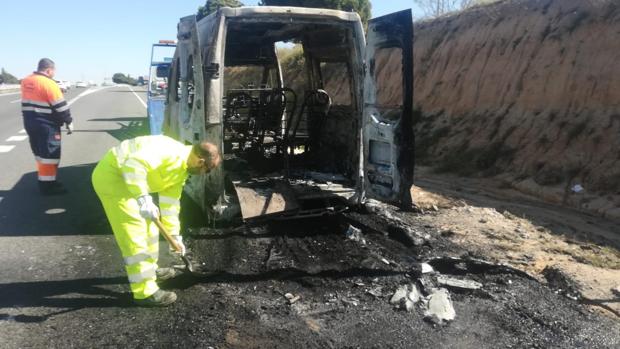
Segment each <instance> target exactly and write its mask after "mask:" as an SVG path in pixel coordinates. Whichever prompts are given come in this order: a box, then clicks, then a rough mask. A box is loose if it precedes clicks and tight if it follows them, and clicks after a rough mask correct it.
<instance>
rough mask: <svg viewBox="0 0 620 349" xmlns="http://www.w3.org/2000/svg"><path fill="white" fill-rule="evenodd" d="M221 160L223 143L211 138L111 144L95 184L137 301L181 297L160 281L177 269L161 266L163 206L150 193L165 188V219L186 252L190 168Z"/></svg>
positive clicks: (204, 168)
mask: <svg viewBox="0 0 620 349" xmlns="http://www.w3.org/2000/svg"><path fill="white" fill-rule="evenodd" d="M220 163H221V157H220V155H219V152H218V150H217V147H216V146H215V145H213V144H211V143H209V142H202V143H200V144H196V145H194V146H186V145H184V144H182V143H179V142H177V141H175V140H173V139H172V138H169V137H166V136H143V137H137V138H133V139H129V140H125V141H123V142H121V143H120V145H118V146H116V147H114V148H112V149H110V150H109V151H108V152H107V153H106V155H105V156H104V157H103V159H102V160H101V161H99V163H98V164H97V167H95V170H94V171H93V176H92V181H93V186H94V188H95V192H96V193H97V196H99V199H100V200H101V203H102V204H103V208H104V210H105V213H106V216H107V217H108V220H109V221H110V225H111V226H112V230H113V232H114V237H115V238H116V242H117V243H118V246H119V247H120V250H121V253H122V255H123V258H124V259H125V270H126V271H127V276H128V277H129V284H130V288H131V292H132V293H133V297H134V301H135V302H136V303H137V304H139V305H144V306H166V305H169V304H171V303H173V302H174V301H175V300H176V298H177V297H176V294H175V293H174V292H168V291H164V290H160V289H159V287H158V286H157V283H156V280H157V279H159V280H165V279H169V278H171V277H173V276H174V270H173V269H172V268H159V269H158V268H157V259H158V252H159V234H158V230H157V226H156V225H155V224H153V222H152V220H153V219H155V218H157V217H159V216H160V210H159V208H158V206H157V205H156V204H155V203H154V202H153V198H152V197H151V195H150V193H158V194H159V207H161V220H162V223H163V225H164V227H165V228H166V229H167V230H168V231H169V232H170V234H171V235H172V237H173V238H174V239H175V240H176V241H177V242H178V243H179V245H181V247H182V249H183V254H184V253H185V246H184V245H183V239H182V237H181V235H180V223H179V212H180V209H181V204H180V198H181V193H182V191H183V185H184V184H185V180H186V179H187V177H188V175H189V174H205V173H207V172H209V171H211V170H212V169H213V168H215V167H217V166H219V164H220Z"/></svg>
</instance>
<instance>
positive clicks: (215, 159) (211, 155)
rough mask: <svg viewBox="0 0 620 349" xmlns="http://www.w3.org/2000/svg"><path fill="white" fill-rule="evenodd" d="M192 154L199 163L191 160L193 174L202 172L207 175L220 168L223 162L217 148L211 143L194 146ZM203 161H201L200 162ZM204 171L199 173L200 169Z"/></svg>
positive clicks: (190, 167) (189, 164)
mask: <svg viewBox="0 0 620 349" xmlns="http://www.w3.org/2000/svg"><path fill="white" fill-rule="evenodd" d="M192 154H193V155H194V156H195V157H196V158H197V160H198V161H193V160H190V161H189V163H188V167H189V170H190V172H191V173H196V172H201V173H206V172H209V171H210V170H212V169H214V168H216V167H218V166H219V165H220V164H221V162H222V157H221V156H220V152H219V150H218V149H217V146H216V145H215V144H213V143H210V142H206V141H205V142H201V143H198V144H194V146H193V147H192ZM200 160H201V161H200ZM198 167H200V169H201V170H204V172H203V171H198V170H199V168H198Z"/></svg>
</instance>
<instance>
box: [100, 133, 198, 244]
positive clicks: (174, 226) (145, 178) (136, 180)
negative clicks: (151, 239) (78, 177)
mask: <svg viewBox="0 0 620 349" xmlns="http://www.w3.org/2000/svg"><path fill="white" fill-rule="evenodd" d="M111 151H112V153H113V154H114V156H115V158H116V162H117V165H118V168H119V170H120V172H121V174H122V176H123V179H124V180H125V184H126V185H127V190H128V191H129V192H130V193H131V195H132V196H133V197H135V198H138V197H140V196H142V195H146V194H150V193H158V194H159V207H160V211H161V219H162V223H163V224H164V226H165V227H166V229H168V231H170V233H171V234H172V235H178V234H179V233H180V223H179V212H180V211H181V203H180V198H181V193H182V192H183V186H184V185H185V181H186V180H187V177H188V172H187V157H188V156H189V154H190V152H191V151H192V146H187V145H184V144H183V143H180V142H177V141H175V140H174V139H172V138H170V137H166V136H143V137H137V138H133V139H129V140H125V141H123V142H121V144H119V145H118V146H116V147H114V148H112V150H111Z"/></svg>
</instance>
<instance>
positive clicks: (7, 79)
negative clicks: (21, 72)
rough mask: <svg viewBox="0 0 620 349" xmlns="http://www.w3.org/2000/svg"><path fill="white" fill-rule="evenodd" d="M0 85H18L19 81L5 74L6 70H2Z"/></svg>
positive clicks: (0, 71) (0, 72)
mask: <svg viewBox="0 0 620 349" xmlns="http://www.w3.org/2000/svg"><path fill="white" fill-rule="evenodd" d="M0 84H7V85H13V84H19V79H17V78H16V77H15V76H13V75H11V74H9V73H7V72H6V70H4V68H2V70H0Z"/></svg>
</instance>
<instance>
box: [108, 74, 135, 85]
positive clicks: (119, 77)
mask: <svg viewBox="0 0 620 349" xmlns="http://www.w3.org/2000/svg"><path fill="white" fill-rule="evenodd" d="M112 81H114V82H115V83H117V84H128V85H132V86H136V85H137V84H138V83H137V82H136V79H134V78H132V77H131V76H129V75H125V74H123V73H116V74H114V75H112Z"/></svg>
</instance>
